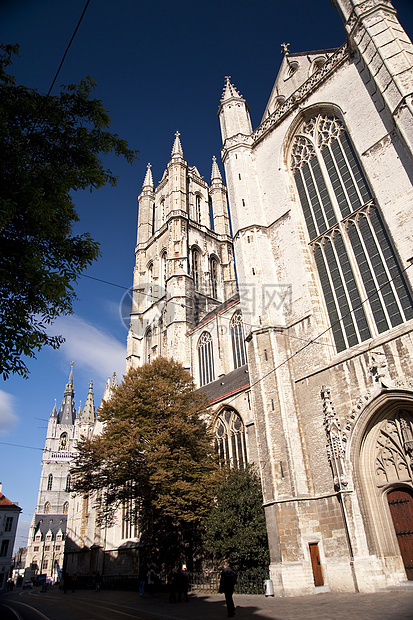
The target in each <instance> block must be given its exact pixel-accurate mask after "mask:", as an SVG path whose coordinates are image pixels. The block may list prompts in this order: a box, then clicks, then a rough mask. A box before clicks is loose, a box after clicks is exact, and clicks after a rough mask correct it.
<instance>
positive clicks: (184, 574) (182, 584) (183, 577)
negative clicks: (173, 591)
mask: <svg viewBox="0 0 413 620" xmlns="http://www.w3.org/2000/svg"><path fill="white" fill-rule="evenodd" d="M188 589H189V573H188V569H187V568H186V564H182V568H181V570H180V571H179V572H178V601H180V600H181V597H182V596H183V597H184V601H186V602H188V600H189V599H188Z"/></svg>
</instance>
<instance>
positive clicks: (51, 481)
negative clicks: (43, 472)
mask: <svg viewBox="0 0 413 620" xmlns="http://www.w3.org/2000/svg"><path fill="white" fill-rule="evenodd" d="M52 486H53V474H49V477H48V479H47V490H48V491H51V490H52Z"/></svg>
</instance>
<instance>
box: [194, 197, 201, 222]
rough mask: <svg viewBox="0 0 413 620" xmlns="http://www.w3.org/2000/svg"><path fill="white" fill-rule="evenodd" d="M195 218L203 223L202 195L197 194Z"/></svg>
mask: <svg viewBox="0 0 413 620" xmlns="http://www.w3.org/2000/svg"><path fill="white" fill-rule="evenodd" d="M195 220H196V221H197V222H198V224H200V223H201V196H198V194H197V195H196V196H195Z"/></svg>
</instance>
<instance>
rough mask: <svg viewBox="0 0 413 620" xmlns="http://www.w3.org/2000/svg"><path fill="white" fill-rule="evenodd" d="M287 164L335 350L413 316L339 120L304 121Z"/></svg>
mask: <svg viewBox="0 0 413 620" xmlns="http://www.w3.org/2000/svg"><path fill="white" fill-rule="evenodd" d="M291 169H292V171H293V174H294V179H295V183H296V187H297V192H298V195H299V198H300V202H301V206H302V209H303V212H304V218H305V221H306V225H307V229H308V234H309V237H310V247H311V248H312V251H313V254H314V258H315V262H316V265H317V268H318V273H319V277H320V281H321V286H322V289H323V293H324V297H325V301H326V307H327V311H328V314H329V318H330V322H331V328H332V332H333V336H334V339H335V343H336V347H337V350H338V351H342V350H344V349H346V348H348V347H352V346H354V345H356V344H358V343H359V342H362V341H363V340H367V339H368V338H370V337H374V336H376V335H377V334H380V333H382V332H384V331H386V330H388V329H390V328H391V327H394V326H396V325H399V324H400V323H403V322H404V321H406V320H408V319H411V318H413V306H412V298H411V295H410V292H409V290H408V288H407V285H406V282H405V280H404V277H403V275H402V272H401V269H400V267H399V264H398V261H397V257H396V255H395V252H394V250H393V247H392V245H391V242H390V239H389V236H388V234H387V232H386V229H385V227H384V225H383V222H382V219H381V216H380V213H379V211H378V209H377V206H376V204H375V202H374V199H373V196H372V194H371V192H370V189H369V187H368V185H367V181H366V178H365V176H364V173H363V170H362V168H361V166H360V164H359V162H358V159H357V155H356V153H355V151H354V149H353V147H352V144H351V142H350V139H349V136H348V134H347V131H346V129H345V127H344V125H343V123H342V121H341V120H340V119H338V118H337V117H336V116H333V115H326V114H319V115H318V116H315V117H313V118H310V119H309V120H306V121H304V122H302V123H301V125H300V127H299V129H298V131H297V133H296V136H295V138H294V141H293V144H292V151H291ZM366 299H368V301H366V302H365V300H366ZM363 302H365V303H363Z"/></svg>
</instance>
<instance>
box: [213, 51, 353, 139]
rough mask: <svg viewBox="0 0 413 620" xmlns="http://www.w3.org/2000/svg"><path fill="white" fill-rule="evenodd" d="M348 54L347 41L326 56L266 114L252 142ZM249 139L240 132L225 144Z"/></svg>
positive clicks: (328, 74) (300, 99) (305, 96)
mask: <svg viewBox="0 0 413 620" xmlns="http://www.w3.org/2000/svg"><path fill="white" fill-rule="evenodd" d="M348 55H349V49H348V46H347V43H345V44H344V45H343V46H342V47H340V48H339V49H338V50H337V51H336V52H335V53H334V54H332V55H331V56H330V57H329V58H327V60H326V62H325V63H324V65H323V66H322V67H321V68H320V69H319V70H318V71H316V72H315V73H313V75H311V76H310V77H309V78H308V80H307V81H306V82H304V84H302V85H301V86H300V87H299V88H298V89H297V90H296V91H295V92H294V93H293V94H292V95H291V96H290V97H288V99H286V100H285V102H284V103H282V104H281V105H280V106H279V107H278V108H277V109H276V110H275V111H274V112H273V113H272V114H271V115H270V116H268V117H267V118H266V119H265V120H264V121H263V122H262V123H261V125H259V127H257V129H256V130H255V131H254V132H253V133H252V135H251V137H252V142H253V143H256V142H257V141H258V140H260V139H261V138H263V137H264V136H265V134H266V133H267V131H269V130H270V129H272V128H273V127H274V126H275V125H276V124H277V123H278V122H279V121H280V120H281V119H282V118H283V117H284V116H285V115H286V114H289V113H290V111H291V110H292V109H293V108H295V107H296V106H298V104H299V103H300V102H303V101H304V100H305V99H306V98H307V97H308V96H309V94H310V93H311V92H312V91H313V90H314V89H315V88H317V87H318V86H319V85H320V84H321V83H322V82H323V81H324V80H325V79H327V78H328V77H329V76H330V74H331V73H333V72H334V71H335V70H336V69H337V67H338V65H339V64H341V63H342V62H344V61H345V60H346V59H347V58H348ZM249 140H251V138H250V136H248V137H246V136H243V135H242V134H239V135H238V136H234V137H232V138H229V139H228V140H227V141H226V142H225V145H227V143H228V146H230V145H231V142H232V141H234V142H241V141H244V142H247V141H249Z"/></svg>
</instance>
